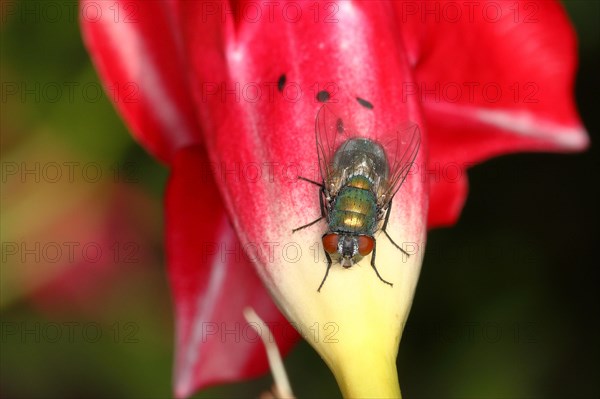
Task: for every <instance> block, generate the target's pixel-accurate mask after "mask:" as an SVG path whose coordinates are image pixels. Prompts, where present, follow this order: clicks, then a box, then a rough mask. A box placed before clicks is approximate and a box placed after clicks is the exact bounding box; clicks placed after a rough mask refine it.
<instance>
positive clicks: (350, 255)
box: [323, 233, 375, 268]
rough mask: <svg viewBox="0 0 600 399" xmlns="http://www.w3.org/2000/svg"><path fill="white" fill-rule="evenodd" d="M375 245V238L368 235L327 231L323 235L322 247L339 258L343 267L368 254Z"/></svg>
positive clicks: (349, 265)
mask: <svg viewBox="0 0 600 399" xmlns="http://www.w3.org/2000/svg"><path fill="white" fill-rule="evenodd" d="M374 246H375V239H374V238H373V237H371V236H368V235H354V234H344V233H327V234H325V235H324V236H323V248H324V249H325V251H326V252H327V253H328V254H329V255H330V256H333V257H336V258H339V261H340V263H341V264H342V266H343V267H345V268H349V267H352V266H353V265H354V264H355V263H357V262H358V261H360V260H361V259H362V258H363V257H365V256H367V255H369V254H370V253H371V252H372V251H373V248H374Z"/></svg>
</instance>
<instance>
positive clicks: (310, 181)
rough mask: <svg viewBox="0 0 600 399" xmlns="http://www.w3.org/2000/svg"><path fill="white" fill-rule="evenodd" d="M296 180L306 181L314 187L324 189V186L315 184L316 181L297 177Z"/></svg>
mask: <svg viewBox="0 0 600 399" xmlns="http://www.w3.org/2000/svg"><path fill="white" fill-rule="evenodd" d="M298 180H304V181H307V182H309V183H311V184H314V185H315V186H319V187H321V188H325V186H324V185H323V184H322V183H317V182H316V181H314V180H310V179H307V178H306V177H302V176H298Z"/></svg>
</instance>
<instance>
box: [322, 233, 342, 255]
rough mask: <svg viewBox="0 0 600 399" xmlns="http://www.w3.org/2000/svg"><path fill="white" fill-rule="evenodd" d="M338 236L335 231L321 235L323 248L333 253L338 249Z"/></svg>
mask: <svg viewBox="0 0 600 399" xmlns="http://www.w3.org/2000/svg"><path fill="white" fill-rule="evenodd" d="M338 242H339V236H338V235H337V234H335V233H330V234H326V235H324V236H323V248H325V251H326V252H327V253H330V254H334V253H336V252H337V250H338Z"/></svg>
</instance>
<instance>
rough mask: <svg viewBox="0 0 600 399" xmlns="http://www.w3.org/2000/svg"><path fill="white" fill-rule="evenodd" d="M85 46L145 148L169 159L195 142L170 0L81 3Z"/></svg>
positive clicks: (194, 124)
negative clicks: (178, 150)
mask: <svg viewBox="0 0 600 399" xmlns="http://www.w3.org/2000/svg"><path fill="white" fill-rule="evenodd" d="M81 18H82V22H81V26H82V31H83V38H84V40H85V43H86V46H87V47H88V49H89V50H90V54H91V56H92V60H93V62H94V64H95V66H96V68H97V69H98V72H99V73H100V77H101V78H102V80H103V82H104V85H105V87H106V91H107V93H108V94H109V95H110V96H111V98H112V100H113V102H114V103H115V105H116V107H117V109H118V110H119V112H120V113H121V115H122V116H123V118H124V119H125V120H126V121H127V123H128V125H129V127H130V128H131V130H132V133H133V134H134V135H135V136H136V137H137V139H138V140H140V142H141V144H142V145H144V146H145V147H146V148H147V149H148V151H150V152H151V153H152V154H153V155H155V156H156V157H158V158H160V159H161V160H163V161H166V162H169V161H170V160H171V157H172V156H173V153H174V151H175V150H176V149H177V148H180V147H182V146H185V145H188V144H191V143H195V142H198V140H199V137H200V134H199V129H198V124H197V119H196V115H195V110H194V107H193V105H192V102H191V101H190V95H189V90H188V86H189V83H188V77H187V73H186V71H187V67H186V55H185V53H184V52H183V47H182V38H181V36H180V35H179V33H178V32H179V31H178V30H177V29H175V27H176V25H177V21H176V19H175V13H174V12H173V7H172V3H171V2H166V1H150V2H136V1H130V0H120V1H111V2H108V1H91V0H82V2H81Z"/></svg>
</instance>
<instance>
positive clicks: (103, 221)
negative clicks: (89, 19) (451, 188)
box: [0, 1, 600, 398]
mask: <svg viewBox="0 0 600 399" xmlns="http://www.w3.org/2000/svg"><path fill="white" fill-rule="evenodd" d="M7 3H9V2H3V3H2V9H3V14H2V21H1V23H0V33H1V35H2V38H1V63H0V73H1V75H2V76H1V80H2V101H1V103H0V105H1V107H2V109H1V114H0V117H1V120H0V123H1V125H0V126H1V131H2V139H1V144H2V168H3V169H2V193H1V199H2V222H1V234H2V243H3V244H2V245H3V247H2V265H1V269H0V272H1V275H0V277H1V284H0V288H1V292H0V300H1V322H2V330H1V334H0V335H1V336H0V345H1V346H0V396H1V397H2V398H50V397H53V398H54V397H56V398H81V397H86V398H164V397H169V396H170V395H171V368H172V351H173V348H172V342H173V323H172V306H171V299H170V295H169V291H168V286H167V279H166V276H165V266H164V263H163V257H164V254H163V246H162V240H163V232H162V228H163V221H162V192H163V189H164V185H165V182H166V178H167V172H166V169H165V168H164V167H162V166H160V165H158V164H157V163H156V162H155V161H154V160H153V159H151V158H150V157H149V156H148V155H146V154H145V152H144V151H143V150H142V149H140V147H139V146H138V145H137V144H136V143H135V142H133V141H132V139H131V137H130V135H129V134H128V133H127V130H126V128H125V127H124V125H123V123H122V122H121V120H120V119H119V118H118V116H117V114H116V113H115V111H114V109H113V107H112V105H111V104H110V102H109V99H108V97H107V95H106V94H104V93H102V92H100V91H99V90H100V85H99V82H98V78H97V75H96V73H95V71H94V69H93V68H92V66H91V64H90V61H89V58H88V55H87V53H86V51H85V50H84V48H83V46H82V42H81V38H80V35H79V28H78V23H77V20H76V15H77V13H76V11H75V7H76V3H75V2H64V3H61V2H58V3H57V2H53V3H54V4H58V5H59V6H60V8H61V9H62V12H63V13H64V14H63V15H62V16H61V17H60V19H59V20H53V19H52V15H54V14H49V15H50V17H49V18H36V15H39V12H38V14H36V12H35V11H32V12H31V14H25V15H24V16H23V14H22V13H17V14H16V15H9V14H8V13H7V12H6V5H7ZM10 3H13V4H15V5H16V7H17V8H22V7H24V9H30V10H35V9H36V7H38V9H39V7H41V4H42V3H44V2H32V1H26V2H16V3H15V2H10ZM566 8H567V10H568V12H569V14H570V15H571V18H572V20H573V21H574V24H575V26H576V29H577V31H578V34H579V40H580V68H579V73H578V76H577V89H576V96H577V104H578V107H579V110H580V112H581V115H582V118H583V120H584V123H585V126H586V128H587V129H588V131H589V133H590V135H591V137H592V145H593V146H592V148H591V149H590V150H589V151H588V152H586V153H583V154H575V155H556V154H554V155H553V154H521V155H511V156H505V157H502V158H499V159H494V160H492V161H490V162H487V163H485V164H482V165H479V166H477V167H475V168H474V169H472V170H470V171H469V178H470V186H471V188H470V194H469V198H468V201H467V204H466V207H465V210H464V212H463V214H462V216H461V218H460V221H459V223H458V224H457V225H456V226H455V227H453V228H450V229H441V230H435V231H432V232H431V233H430V235H429V243H428V248H427V253H426V257H425V262H424V265H423V272H422V276H421V279H420V282H419V287H418V289H417V294H416V297H415V301H414V306H413V310H412V312H411V315H410V319H409V323H408V325H407V328H406V331H405V335H404V338H403V343H402V345H401V349H400V354H399V357H398V370H399V374H400V381H401V386H402V390H403V394H404V396H405V397H407V398H499V397H503V398H524V397H527V398H534V397H535V398H537V397H539V398H542V397H543V398H567V397H568V398H591V397H599V392H600V388H599V383H598V377H597V375H598V374H600V373H599V372H598V371H599V370H598V361H599V359H600V356H599V355H600V353H599V350H598V327H599V323H598V303H599V301H598V286H599V278H598V276H599V273H598V261H597V258H598V253H597V248H598V247H597V245H598V237H599V236H600V234H599V231H598V225H599V222H600V221H599V219H598V204H599V203H600V198H599V195H598V194H599V193H598V186H599V179H598V175H599V173H600V168H599V162H598V160H599V159H600V157H599V154H598V150H597V147H596V146H594V144H595V141H596V140H597V139H598V131H599V123H600V119H599V113H598V110H599V109H600V106H599V101H598V95H599V93H600V90H598V89H599V86H598V71H599V70H600V65H598V58H599V54H598V49H599V47H600V30H599V23H598V21H600V6H599V3H598V2H596V1H570V2H567V3H566ZM68 9H72V10H73V15H72V16H69V14H67V11H66V10H68ZM516 62H517V61H516ZM15 82H16V83H17V84H18V90H22V89H23V88H25V91H24V94H22V93H21V91H19V94H18V95H12V94H11V93H12V91H13V90H14V89H15V87H14V83H15ZM54 82H60V84H61V86H60V88H58V89H57V87H56V84H55V83H54ZM65 82H67V85H66V86H65ZM69 82H70V83H69ZM11 84H12V86H11ZM69 85H71V87H73V89H72V95H70V94H68V90H69V89H68V86H69ZM65 87H67V88H65ZM56 90H64V91H63V92H62V94H61V95H58V94H56V93H57V91H56ZM40 92H41V93H44V94H43V95H39V94H36V93H40ZM52 162H57V165H52V164H51V163H52ZM64 162H71V163H70V164H68V165H65V164H64ZM22 163H25V165H28V166H27V167H29V168H32V166H31V165H34V166H33V169H32V171H30V172H28V173H29V174H27V175H26V179H25V181H24V182H23V181H21V180H20V179H17V178H15V177H14V175H13V174H12V173H13V172H14V170H15V168H17V169H19V168H21V167H22V165H23V164H22ZM35 165H39V169H38V170H37V171H36V170H35ZM44 168H45V169H44ZM52 168H54V169H52ZM57 171H59V172H60V173H62V177H61V178H58V180H59V183H56V182H53V181H49V180H52V179H53V177H55V176H56V173H57ZM71 172H72V173H71ZM18 173H20V170H19V172H18ZM36 174H37V175H36ZM67 175H68V178H67ZM36 176H37V177H36ZM38 177H39V181H36V178H38ZM594 232H595V233H594ZM68 242H78V243H79V244H78V245H75V244H73V245H72V246H71V247H69V246H68V245H65V243H68ZM15 243H16V245H17V246H18V247H15V246H14V244H15ZM36 243H41V244H36ZM86 244H87V245H86ZM21 245H24V247H21ZM35 245H41V247H40V248H36V247H35ZM31 248H33V250H32V251H30V252H29V253H27V251H26V250H27V249H31ZM35 253H37V254H38V255H35ZM40 254H41V255H40ZM36 256H41V259H36ZM23 257H24V258H23ZM67 268H69V269H70V270H69V271H68V275H69V279H70V280H68V281H67V280H66V279H65V278H62V276H64V275H65V274H66V273H65V270H66V269H67ZM73 279H77V284H73V281H74V280H73ZM74 287H76V288H74ZM23 331H25V335H22V334H23ZM285 362H286V367H287V370H288V373H289V375H290V378H291V383H292V386H293V388H294V390H295V393H296V395H297V396H298V397H299V398H304V397H339V396H340V394H339V391H338V388H337V386H336V384H335V381H334V379H333V376H332V375H331V373H330V372H329V370H328V369H327V368H326V366H325V365H324V363H323V362H322V361H321V360H320V359H319V357H318V356H317V355H316V354H315V353H314V352H313V351H312V349H310V348H309V346H308V345H307V344H305V343H300V344H299V345H298V346H297V347H296V348H295V349H294V351H293V352H292V353H291V355H290V356H289V357H287V358H286V361H285ZM270 384H271V378H270V376H265V377H263V378H259V379H256V380H253V381H249V382H244V383H239V384H232V385H227V386H222V387H215V388H211V389H208V390H206V391H204V392H202V393H201V394H199V395H197V396H198V397H205V398H208V397H232V398H233V397H256V396H258V394H259V393H260V392H261V391H263V390H265V389H267V388H268V387H269V386H270Z"/></svg>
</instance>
